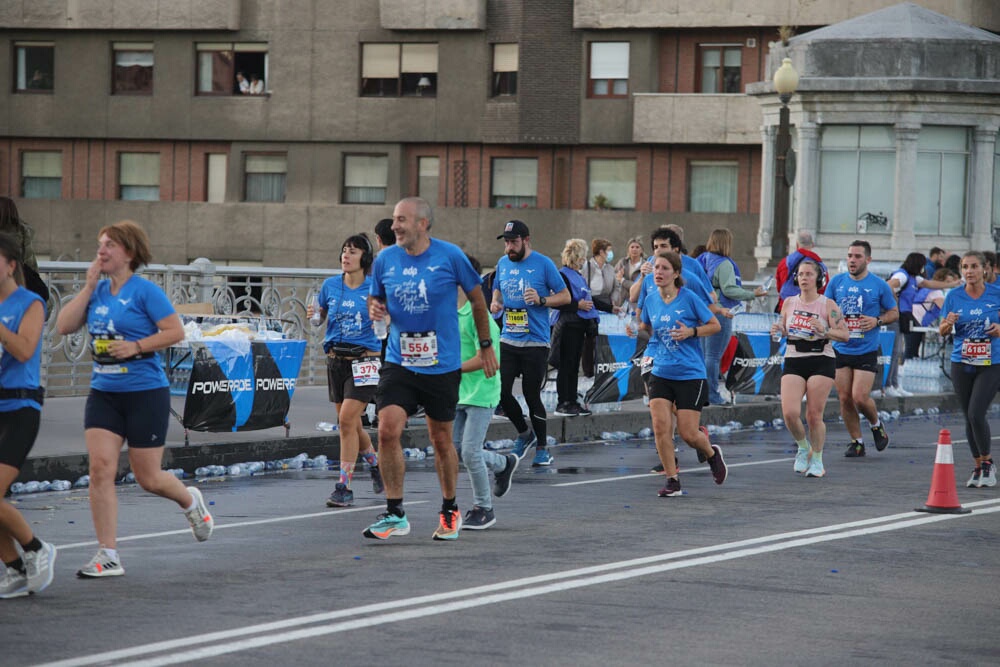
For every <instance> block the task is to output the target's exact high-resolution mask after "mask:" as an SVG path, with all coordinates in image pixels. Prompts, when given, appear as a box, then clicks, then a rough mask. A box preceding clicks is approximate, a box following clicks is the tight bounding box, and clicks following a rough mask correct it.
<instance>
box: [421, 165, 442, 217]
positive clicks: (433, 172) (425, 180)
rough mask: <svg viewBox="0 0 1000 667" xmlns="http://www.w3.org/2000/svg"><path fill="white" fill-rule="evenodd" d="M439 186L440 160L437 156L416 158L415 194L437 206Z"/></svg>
mask: <svg viewBox="0 0 1000 667" xmlns="http://www.w3.org/2000/svg"><path fill="white" fill-rule="evenodd" d="M440 186H441V160H440V158H437V157H418V158H417V196H418V197H422V198H423V199H424V200H425V201H426V202H427V203H428V204H430V205H431V206H437V200H438V188H439V187H440Z"/></svg>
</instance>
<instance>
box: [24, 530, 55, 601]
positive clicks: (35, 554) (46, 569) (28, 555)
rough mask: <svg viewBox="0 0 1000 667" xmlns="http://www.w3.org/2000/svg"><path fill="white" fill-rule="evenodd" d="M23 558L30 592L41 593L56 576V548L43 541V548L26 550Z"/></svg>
mask: <svg viewBox="0 0 1000 667" xmlns="http://www.w3.org/2000/svg"><path fill="white" fill-rule="evenodd" d="M40 541H41V540H40ZM21 558H22V560H23V561H24V574H25V576H26V577H27V578H28V592H29V593H39V592H41V591H44V590H45V589H46V588H48V587H49V584H51V583H52V577H53V576H55V570H54V569H53V567H54V566H55V563H56V548H55V547H54V546H53V545H51V544H49V543H48V542H44V541H42V548H41V549H39V550H38V551H25V552H24V556H22V557H21Z"/></svg>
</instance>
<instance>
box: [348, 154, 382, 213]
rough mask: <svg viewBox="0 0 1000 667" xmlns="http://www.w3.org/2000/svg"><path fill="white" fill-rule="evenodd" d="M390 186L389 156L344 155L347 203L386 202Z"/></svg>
mask: <svg viewBox="0 0 1000 667" xmlns="http://www.w3.org/2000/svg"><path fill="white" fill-rule="evenodd" d="M388 187H389V158H388V157H387V156H385V155H345V156H344V203H345V204H384V203H385V197H386V190H387V189H388Z"/></svg>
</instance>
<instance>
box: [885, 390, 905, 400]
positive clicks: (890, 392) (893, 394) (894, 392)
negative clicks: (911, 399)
mask: <svg viewBox="0 0 1000 667" xmlns="http://www.w3.org/2000/svg"><path fill="white" fill-rule="evenodd" d="M900 391H901V390H900V389H899V387H886V388H885V390H884V392H883V393H884V394H885V395H886V396H888V397H889V398H902V397H903V394H902V393H900Z"/></svg>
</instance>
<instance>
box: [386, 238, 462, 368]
mask: <svg viewBox="0 0 1000 667" xmlns="http://www.w3.org/2000/svg"><path fill="white" fill-rule="evenodd" d="M430 241H431V244H430V246H429V247H428V248H427V250H425V251H424V252H422V253H421V254H419V255H416V256H414V255H410V254H409V253H407V252H406V251H405V250H404V249H403V248H402V247H401V246H390V247H388V248H386V249H384V250H383V251H382V252H380V253H379V254H378V257H376V258H375V264H374V265H373V266H372V275H371V278H372V283H371V292H370V294H371V296H373V297H377V298H382V299H385V304H386V308H387V309H388V311H389V317H390V318H391V320H392V321H391V326H390V331H389V344H388V347H387V348H386V354H385V360H386V361H387V362H391V363H394V364H400V365H403V366H406V367H407V368H409V370H411V371H413V372H415V373H423V374H426V375H441V374H443V373H450V372H452V371H457V370H458V369H460V368H461V367H462V352H461V350H462V345H461V338H460V336H459V333H458V292H457V291H456V286H460V287H462V289H464V290H465V291H466V292H471V291H472V290H473V289H474V288H476V287H479V286H480V285H481V281H480V278H479V276H478V275H477V274H476V270H475V269H473V268H472V264H470V263H469V260H468V259H466V257H465V254H464V253H463V252H462V249H461V248H459V247H458V246H456V245H455V244H453V243H448V242H447V241H442V240H440V239H435V238H431V240H430ZM404 348H405V350H406V351H407V352H408V354H407V359H408V363H404V361H403V354H402V352H403V350H404Z"/></svg>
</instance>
